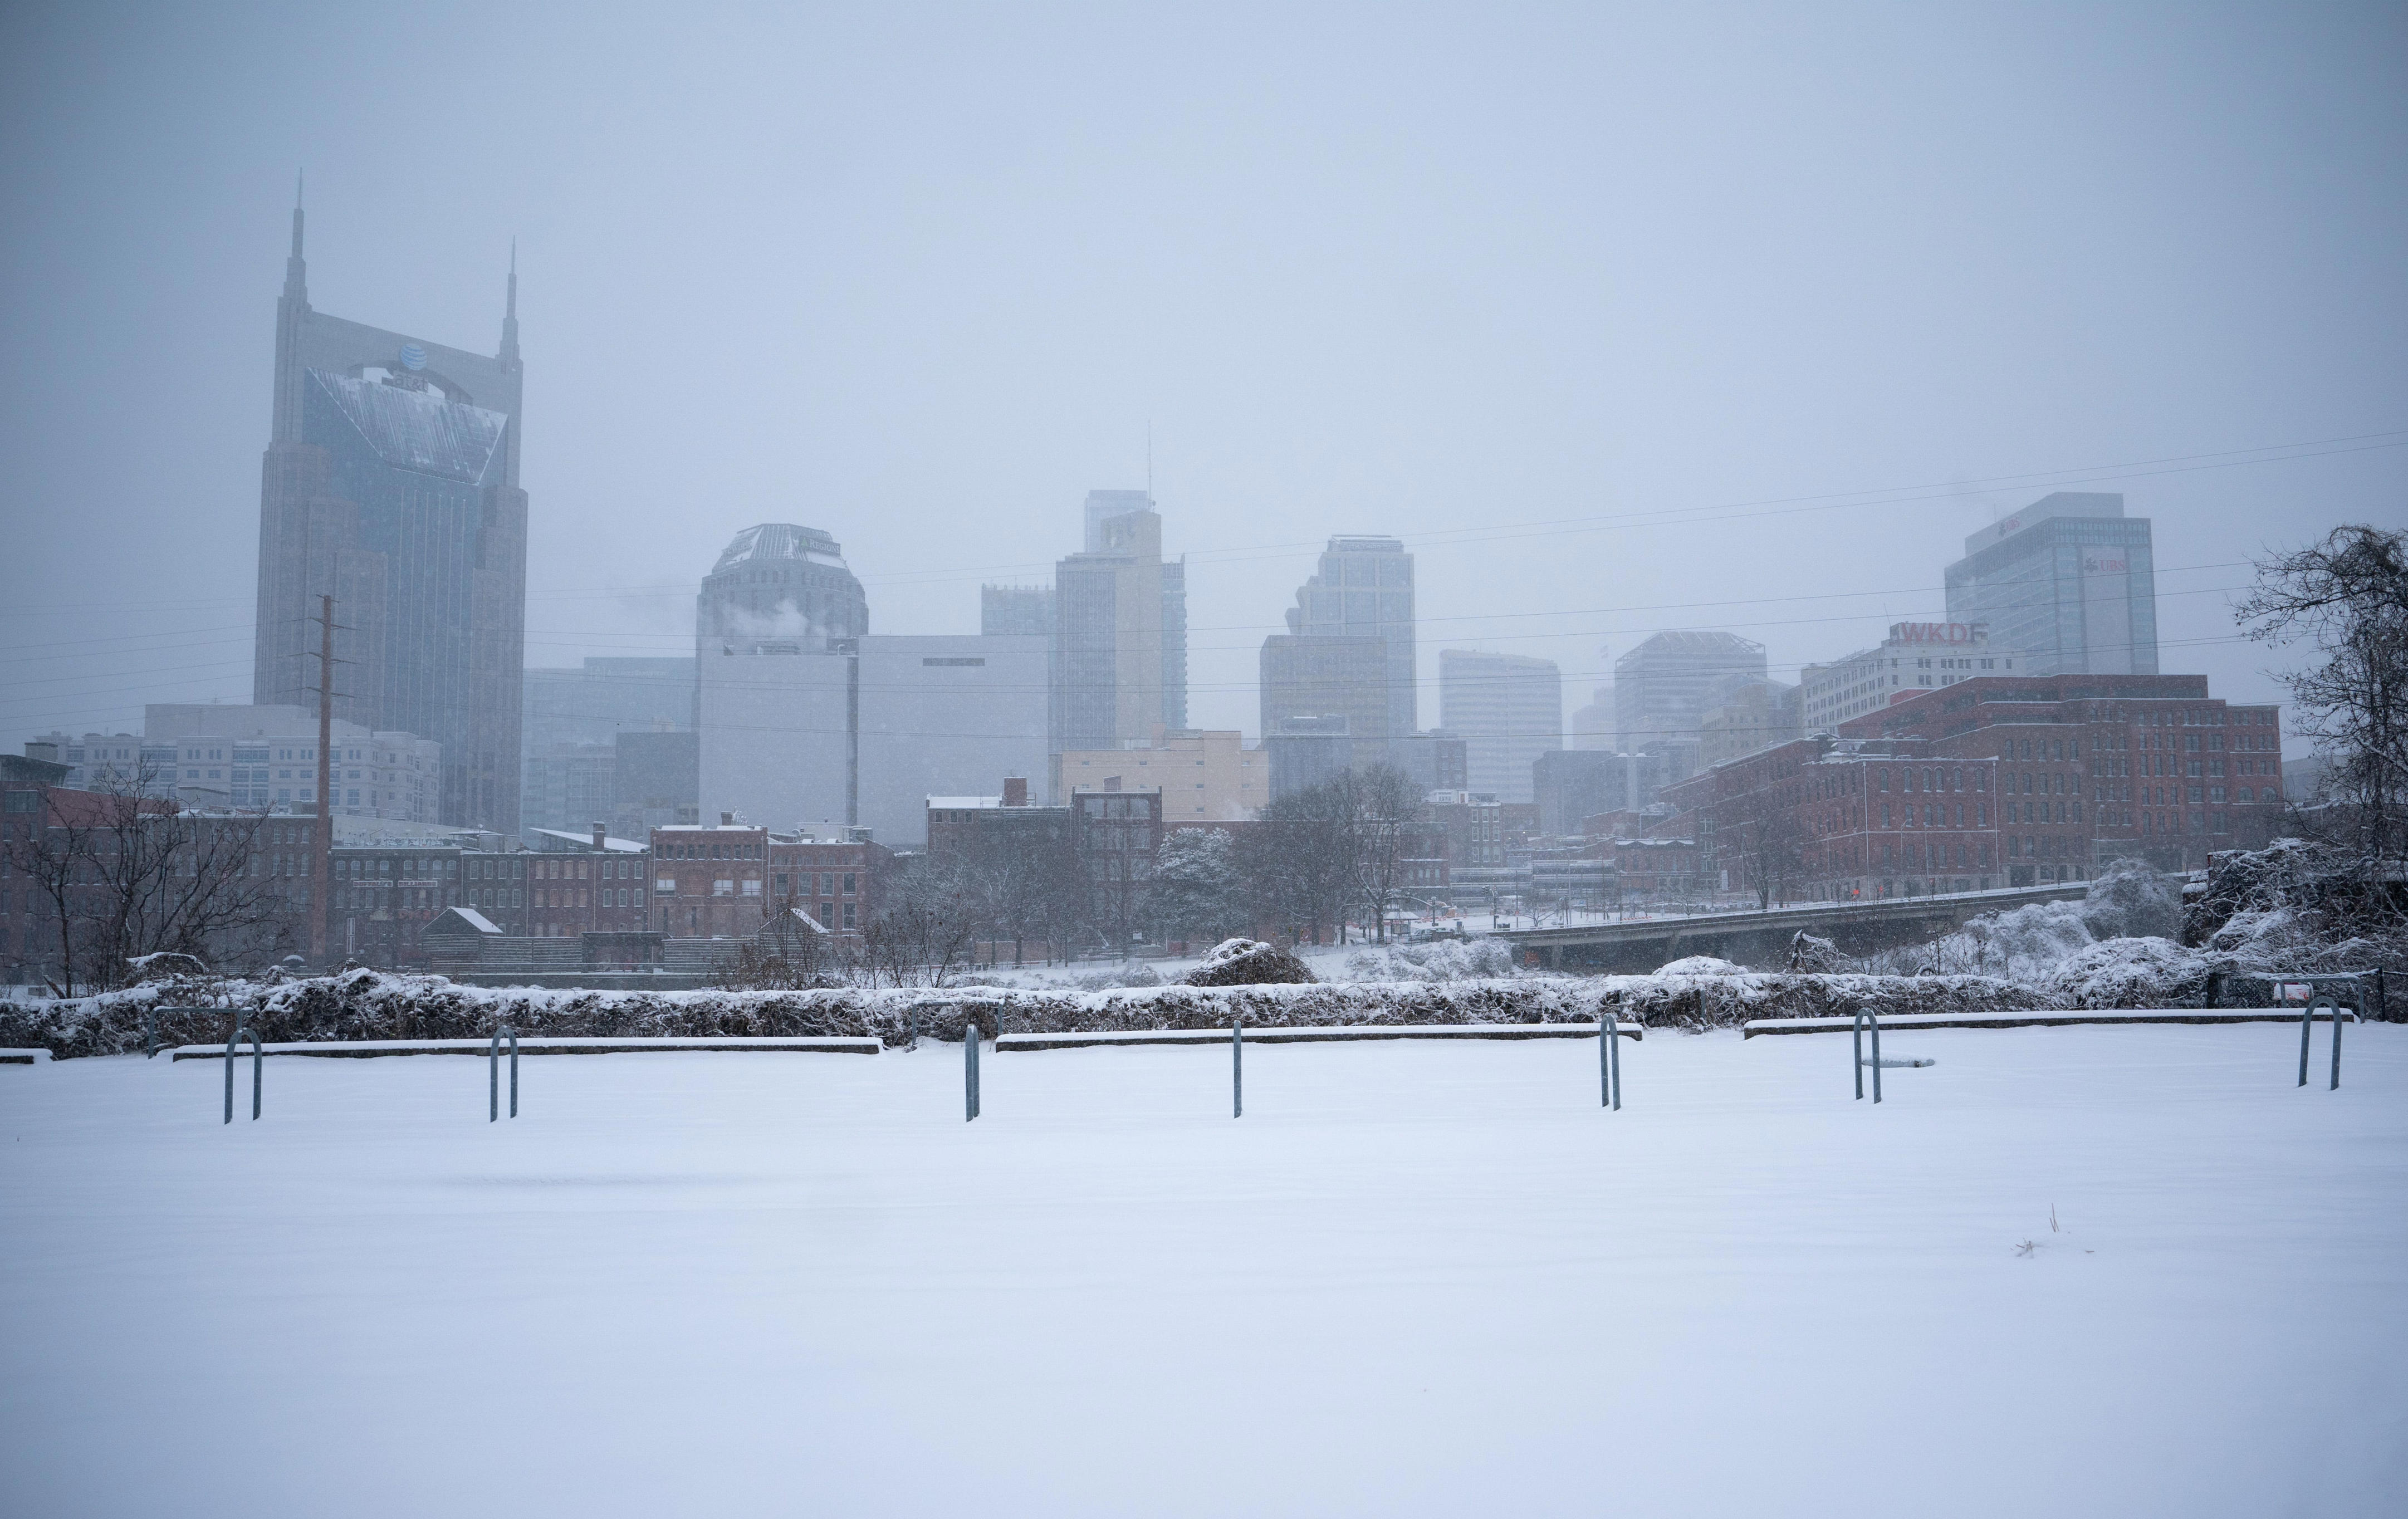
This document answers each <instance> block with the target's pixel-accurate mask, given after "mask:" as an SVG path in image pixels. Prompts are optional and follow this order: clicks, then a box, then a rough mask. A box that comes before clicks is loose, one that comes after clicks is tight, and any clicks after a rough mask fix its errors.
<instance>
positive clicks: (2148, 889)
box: [2082, 860, 2183, 939]
mask: <svg viewBox="0 0 2408 1519" xmlns="http://www.w3.org/2000/svg"><path fill="white" fill-rule="evenodd" d="M2182 919H2183V881H2182V878H2181V877H2180V876H2168V875H2160V874H2158V873H2157V870H2156V868H2154V867H2151V866H2149V865H2147V864H2145V863H2144V862H2143V861H2140V860H2117V861H2115V862H2114V864H2112V865H2110V866H2108V867H2107V868H2106V869H2105V870H2103V871H2101V872H2100V875H2099V879H2098V880H2096V881H2092V882H2091V883H2090V890H2089V893H2088V894H2087V895H2086V896H2085V897H2084V898H2083V902H2082V921H2083V924H2084V925H2085V926H2086V927H2087V928H2088V929H2089V930H2090V937H2092V938H2093V939H2174V938H2177V937H2179V936H2180V935H2181V933H2182Z"/></svg>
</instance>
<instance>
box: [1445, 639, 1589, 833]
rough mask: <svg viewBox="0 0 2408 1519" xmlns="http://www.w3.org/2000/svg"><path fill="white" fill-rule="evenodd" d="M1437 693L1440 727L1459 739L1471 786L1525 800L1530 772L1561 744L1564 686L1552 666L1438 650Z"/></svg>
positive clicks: (1508, 656)
mask: <svg viewBox="0 0 2408 1519" xmlns="http://www.w3.org/2000/svg"><path fill="white" fill-rule="evenodd" d="M1438 690H1439V696H1438V704H1439V725H1440V726H1441V727H1443V728H1444V729H1446V731H1447V732H1449V733H1454V734H1459V735H1461V736H1462V738H1463V744H1464V765H1465V769H1466V772H1467V782H1468V784H1469V787H1470V789H1471V790H1473V791H1477V792H1486V793H1488V794H1489V795H1493V796H1495V797H1496V798H1497V799H1498V800H1499V801H1502V802H1528V801H1529V800H1530V799H1531V795H1532V792H1531V784H1532V781H1531V770H1530V767H1531V766H1532V765H1533V764H1535V763H1536V762H1537V760H1538V758H1539V756H1540V755H1541V754H1543V753H1546V752H1549V751H1550V750H1559V749H1561V748H1563V746H1564V681H1563V676H1562V675H1561V673H1559V672H1558V671H1557V670H1556V668H1555V661H1554V660H1552V659H1533V658H1531V657H1529V656H1528V655H1527V654H1489V653H1481V652H1474V651H1471V650H1465V649H1445V650H1441V651H1440V652H1439V656H1438Z"/></svg>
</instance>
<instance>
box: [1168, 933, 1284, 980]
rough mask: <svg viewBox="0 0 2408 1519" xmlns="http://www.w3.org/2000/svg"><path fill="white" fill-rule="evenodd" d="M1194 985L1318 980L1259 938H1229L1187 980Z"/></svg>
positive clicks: (1276, 947) (1219, 944) (1213, 950)
mask: <svg viewBox="0 0 2408 1519" xmlns="http://www.w3.org/2000/svg"><path fill="white" fill-rule="evenodd" d="M1183 979H1184V981H1185V982H1186V984H1188V985H1190V986H1272V985H1302V984H1305V983H1307V982H1313V981H1315V980H1317V979H1318V978H1316V977H1315V976H1314V975H1313V973H1312V967H1308V966H1307V965H1306V964H1305V963H1304V962H1303V961H1302V960H1300V959H1298V958H1297V956H1296V954H1295V953H1293V952H1291V951H1288V950H1283V949H1281V948H1280V947H1279V946H1278V945H1276V944H1266V943H1264V942H1263V941H1262V940H1260V939H1223V940H1222V941H1221V942H1220V943H1218V944H1215V945H1213V946H1212V951H1211V953H1209V954H1207V955H1205V956H1204V958H1203V961H1202V962H1201V963H1200V964H1198V965H1197V967H1196V968H1195V969H1193V970H1191V971H1189V972H1188V973H1187V975H1186V976H1185V978H1183Z"/></svg>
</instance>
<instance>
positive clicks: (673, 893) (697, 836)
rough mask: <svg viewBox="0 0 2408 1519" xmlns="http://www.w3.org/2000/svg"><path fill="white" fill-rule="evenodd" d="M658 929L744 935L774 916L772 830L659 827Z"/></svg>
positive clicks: (696, 935)
mask: <svg viewBox="0 0 2408 1519" xmlns="http://www.w3.org/2000/svg"><path fill="white" fill-rule="evenodd" d="M768 871H769V830H768V829H767V828H756V827H748V826H745V825H743V824H738V823H735V822H732V821H729V822H724V823H722V824H720V825H719V826H717V827H710V826H695V827H667V828H654V829H653V830H652V907H653V912H652V924H651V926H652V932H653V933H656V934H669V935H675V936H676V937H678V938H681V939H739V938H742V937H743V936H745V935H747V934H751V933H753V932H754V931H756V930H757V929H759V928H760V926H761V925H762V924H764V923H766V922H767V921H768V917H769V895H768V889H769V882H768Z"/></svg>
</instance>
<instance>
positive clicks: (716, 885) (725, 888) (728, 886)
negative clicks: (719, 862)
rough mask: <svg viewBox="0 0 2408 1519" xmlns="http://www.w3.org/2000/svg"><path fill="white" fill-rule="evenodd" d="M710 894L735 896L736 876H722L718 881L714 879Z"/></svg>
mask: <svg viewBox="0 0 2408 1519" xmlns="http://www.w3.org/2000/svg"><path fill="white" fill-rule="evenodd" d="M710 895H711V896H735V895H736V878H735V877H734V876H722V877H720V878H719V879H718V880H717V881H712V882H711V883H710Z"/></svg>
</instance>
